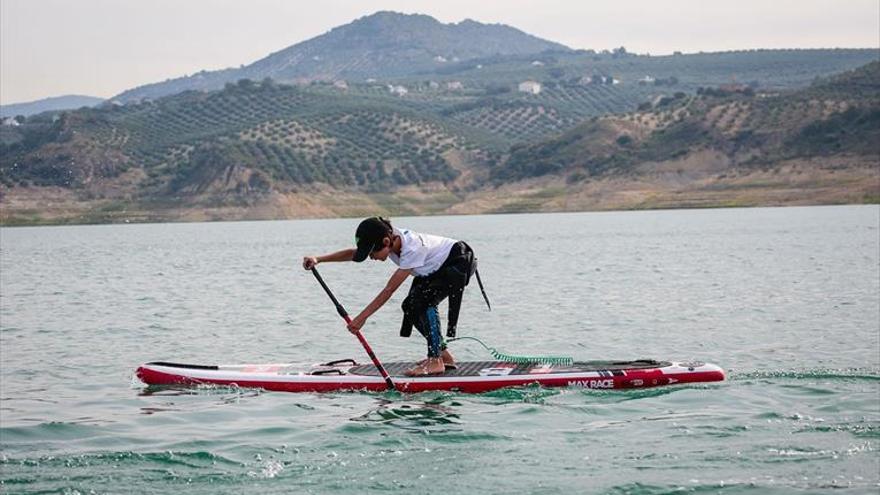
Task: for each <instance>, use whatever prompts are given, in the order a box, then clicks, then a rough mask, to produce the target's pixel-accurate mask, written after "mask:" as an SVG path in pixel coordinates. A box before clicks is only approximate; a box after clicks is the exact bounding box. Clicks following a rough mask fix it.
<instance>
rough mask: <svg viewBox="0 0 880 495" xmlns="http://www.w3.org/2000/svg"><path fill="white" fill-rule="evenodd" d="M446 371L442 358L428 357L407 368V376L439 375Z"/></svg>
mask: <svg viewBox="0 0 880 495" xmlns="http://www.w3.org/2000/svg"><path fill="white" fill-rule="evenodd" d="M444 371H446V365H444V364H443V359H442V358H428V359H426V360H424V361H423V362H421V363H418V364H416V365H415V367H413V368H412V369H409V370H407V371H406V372H405V373H404V374H405V375H406V376H427V375H439V374H441V373H443V372H444Z"/></svg>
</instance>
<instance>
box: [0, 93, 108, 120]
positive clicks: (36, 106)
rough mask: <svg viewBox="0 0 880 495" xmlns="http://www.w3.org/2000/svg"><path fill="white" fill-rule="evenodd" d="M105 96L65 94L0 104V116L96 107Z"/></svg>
mask: <svg viewBox="0 0 880 495" xmlns="http://www.w3.org/2000/svg"><path fill="white" fill-rule="evenodd" d="M103 101H104V99H103V98H96V97H94V96H81V95H65V96H56V97H53V98H44V99H42V100H36V101H29V102H26V103H12V104H9V105H0V118H2V117H15V116H17V115H23V116H25V117H30V116H31V115H36V114H38V113H43V112H53V111H62V110H73V109H76V108H82V107H94V106H96V105H100V104H101V103H103Z"/></svg>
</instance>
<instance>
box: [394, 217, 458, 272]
mask: <svg viewBox="0 0 880 495" xmlns="http://www.w3.org/2000/svg"><path fill="white" fill-rule="evenodd" d="M394 235H397V236H400V256H397V255H396V254H394V253H393V252H392V253H391V254H390V255H388V257H389V258H390V259H391V261H393V262H394V264H396V265H397V266H399V267H400V268H402V269H404V270H412V271H413V273H414V274H416V275H418V276H420V277H424V276H425V275H430V274H432V273H434V272H436V271H437V270H438V269H440V266H441V265H443V262H444V261H446V258H448V257H449V251H450V250H451V249H452V246H453V245H454V244H455V243H456V242H458V241H456V240H455V239H449V238H448V237H440V236H439V235H430V234H419V233H418V232H413V231H411V230H407V229H397V228H396V227H395V228H394Z"/></svg>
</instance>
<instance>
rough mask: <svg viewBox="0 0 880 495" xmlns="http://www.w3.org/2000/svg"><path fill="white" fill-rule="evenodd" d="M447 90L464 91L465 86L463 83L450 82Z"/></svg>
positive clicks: (447, 84)
mask: <svg viewBox="0 0 880 495" xmlns="http://www.w3.org/2000/svg"><path fill="white" fill-rule="evenodd" d="M446 89H448V90H450V91H456V90H460V89H464V84H462V83H461V81H449V82H447V83H446Z"/></svg>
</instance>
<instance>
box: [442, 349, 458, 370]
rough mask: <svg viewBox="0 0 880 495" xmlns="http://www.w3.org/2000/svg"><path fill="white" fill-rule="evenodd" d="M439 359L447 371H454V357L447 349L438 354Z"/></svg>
mask: <svg viewBox="0 0 880 495" xmlns="http://www.w3.org/2000/svg"><path fill="white" fill-rule="evenodd" d="M440 358H441V359H443V364H444V365H445V366H446V367H447V368H449V369H455V368H457V366H455V357H454V356H453V355H452V353H451V352H449V351H448V350H447V349H443V352H441V353H440Z"/></svg>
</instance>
